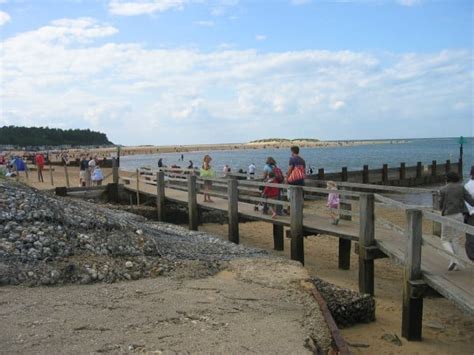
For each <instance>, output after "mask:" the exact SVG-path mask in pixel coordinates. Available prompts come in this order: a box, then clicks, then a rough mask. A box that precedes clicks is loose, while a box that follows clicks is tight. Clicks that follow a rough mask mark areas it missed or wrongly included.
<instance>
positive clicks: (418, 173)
mask: <svg viewBox="0 0 474 355" xmlns="http://www.w3.org/2000/svg"><path fill="white" fill-rule="evenodd" d="M422 172H423V166H422V165H421V161H419V162H418V163H416V178H417V179H419V178H421V174H422Z"/></svg>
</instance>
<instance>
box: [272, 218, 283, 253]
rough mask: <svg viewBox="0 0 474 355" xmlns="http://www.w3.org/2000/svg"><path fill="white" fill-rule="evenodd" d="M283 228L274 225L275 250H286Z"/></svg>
mask: <svg viewBox="0 0 474 355" xmlns="http://www.w3.org/2000/svg"><path fill="white" fill-rule="evenodd" d="M283 234H284V233H283V226H281V225H278V224H273V249H275V250H284V249H285V242H284V239H283Z"/></svg>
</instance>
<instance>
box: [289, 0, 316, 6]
mask: <svg viewBox="0 0 474 355" xmlns="http://www.w3.org/2000/svg"><path fill="white" fill-rule="evenodd" d="M311 1H312V0H290V3H291V4H292V5H304V4H309V3H310V2H311Z"/></svg>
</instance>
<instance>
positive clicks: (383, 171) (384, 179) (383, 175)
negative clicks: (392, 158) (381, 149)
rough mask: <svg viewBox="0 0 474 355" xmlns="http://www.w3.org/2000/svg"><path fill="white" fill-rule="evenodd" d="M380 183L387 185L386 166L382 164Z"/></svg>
mask: <svg viewBox="0 0 474 355" xmlns="http://www.w3.org/2000/svg"><path fill="white" fill-rule="evenodd" d="M382 183H383V184H385V185H387V184H388V165H387V164H383V166H382Z"/></svg>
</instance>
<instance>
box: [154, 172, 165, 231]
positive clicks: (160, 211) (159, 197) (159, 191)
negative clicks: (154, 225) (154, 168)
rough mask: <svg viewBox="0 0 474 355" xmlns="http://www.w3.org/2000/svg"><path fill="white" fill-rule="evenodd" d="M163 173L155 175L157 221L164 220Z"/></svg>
mask: <svg viewBox="0 0 474 355" xmlns="http://www.w3.org/2000/svg"><path fill="white" fill-rule="evenodd" d="M165 198H166V197H165V173H164V172H163V171H158V172H157V173H156V212H157V217H158V221H160V222H163V221H164V220H165Z"/></svg>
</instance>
